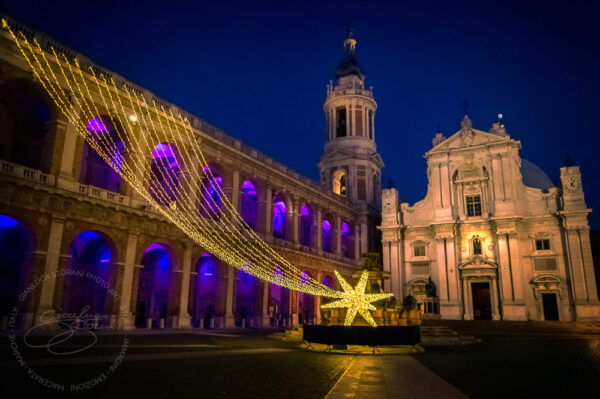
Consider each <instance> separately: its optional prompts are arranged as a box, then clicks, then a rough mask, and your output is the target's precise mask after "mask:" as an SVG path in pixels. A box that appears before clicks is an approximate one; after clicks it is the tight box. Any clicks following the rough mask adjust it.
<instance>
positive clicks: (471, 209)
mask: <svg viewBox="0 0 600 399" xmlns="http://www.w3.org/2000/svg"><path fill="white" fill-rule="evenodd" d="M467 216H481V196H480V195H468V196H467Z"/></svg>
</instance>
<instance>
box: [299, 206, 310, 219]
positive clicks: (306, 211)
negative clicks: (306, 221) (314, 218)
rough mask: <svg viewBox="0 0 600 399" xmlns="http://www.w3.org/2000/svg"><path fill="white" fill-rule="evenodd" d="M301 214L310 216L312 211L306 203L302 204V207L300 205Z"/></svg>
mask: <svg viewBox="0 0 600 399" xmlns="http://www.w3.org/2000/svg"><path fill="white" fill-rule="evenodd" d="M300 215H302V216H310V211H309V210H308V207H307V206H306V204H302V207H300Z"/></svg>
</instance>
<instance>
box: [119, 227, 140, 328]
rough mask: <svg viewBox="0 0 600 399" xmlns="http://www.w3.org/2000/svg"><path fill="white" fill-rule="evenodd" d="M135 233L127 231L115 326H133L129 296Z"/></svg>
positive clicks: (133, 263) (133, 262)
mask: <svg viewBox="0 0 600 399" xmlns="http://www.w3.org/2000/svg"><path fill="white" fill-rule="evenodd" d="M137 240H138V236H137V234H133V233H129V234H128V235H127V248H126V249H125V263H124V265H123V268H124V270H123V281H122V283H121V286H120V287H119V288H120V290H121V299H120V301H119V309H118V313H117V328H118V329H130V328H133V326H134V324H135V321H134V320H133V312H132V310H131V302H132V301H131V297H132V291H133V276H134V271H135V253H136V248H137Z"/></svg>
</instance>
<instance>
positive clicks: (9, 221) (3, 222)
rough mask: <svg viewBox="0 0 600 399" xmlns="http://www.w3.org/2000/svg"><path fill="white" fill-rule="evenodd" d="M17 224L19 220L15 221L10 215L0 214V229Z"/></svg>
mask: <svg viewBox="0 0 600 399" xmlns="http://www.w3.org/2000/svg"><path fill="white" fill-rule="evenodd" d="M18 224H19V222H17V221H16V220H15V219H13V218H11V217H10V216H6V215H0V229H9V228H11V227H14V226H16V225H18Z"/></svg>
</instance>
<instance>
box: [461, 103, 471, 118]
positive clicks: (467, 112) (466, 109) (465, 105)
mask: <svg viewBox="0 0 600 399" xmlns="http://www.w3.org/2000/svg"><path fill="white" fill-rule="evenodd" d="M470 106H471V104H467V102H466V101H465V102H463V105H462V107H463V108H464V109H465V115H469V111H468V108H469V107H470Z"/></svg>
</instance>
